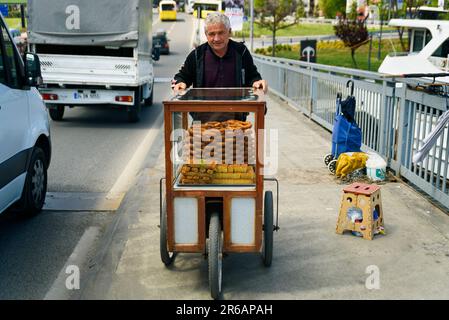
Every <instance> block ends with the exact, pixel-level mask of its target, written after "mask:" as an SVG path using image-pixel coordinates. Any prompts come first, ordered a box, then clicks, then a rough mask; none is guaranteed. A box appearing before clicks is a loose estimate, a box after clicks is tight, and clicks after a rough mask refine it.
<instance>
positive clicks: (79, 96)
mask: <svg viewBox="0 0 449 320" xmlns="http://www.w3.org/2000/svg"><path fill="white" fill-rule="evenodd" d="M73 98H74V99H75V100H83V99H99V98H100V94H98V93H92V92H91V93H79V92H75V93H73Z"/></svg>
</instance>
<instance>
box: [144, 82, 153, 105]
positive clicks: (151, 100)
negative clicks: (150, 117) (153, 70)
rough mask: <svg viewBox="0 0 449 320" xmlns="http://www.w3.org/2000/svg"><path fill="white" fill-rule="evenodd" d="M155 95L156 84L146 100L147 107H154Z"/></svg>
mask: <svg viewBox="0 0 449 320" xmlns="http://www.w3.org/2000/svg"><path fill="white" fill-rule="evenodd" d="M153 94H154V83H153V86H152V87H151V94H150V96H149V97H148V98H146V99H145V107H150V106H152V105H153Z"/></svg>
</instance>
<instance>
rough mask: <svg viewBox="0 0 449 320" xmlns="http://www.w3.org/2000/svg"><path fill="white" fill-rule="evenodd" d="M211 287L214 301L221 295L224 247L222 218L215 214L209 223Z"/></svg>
mask: <svg viewBox="0 0 449 320" xmlns="http://www.w3.org/2000/svg"><path fill="white" fill-rule="evenodd" d="M208 259H209V287H210V295H211V296H212V298H213V299H218V298H219V296H220V294H221V280H222V261H223V247H222V235H221V224H220V216H219V215H218V213H216V212H215V213H213V214H212V215H211V217H210V223H209V257H208Z"/></svg>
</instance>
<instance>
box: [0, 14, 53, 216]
mask: <svg viewBox="0 0 449 320" xmlns="http://www.w3.org/2000/svg"><path fill="white" fill-rule="evenodd" d="M0 34H2V35H3V36H1V37H0V146H1V147H0V213H3V212H4V211H5V210H6V209H8V208H10V207H11V206H14V207H15V208H16V209H17V210H19V211H21V212H23V213H27V214H35V213H38V212H40V211H41V210H42V207H43V205H44V202H45V196H46V192H47V170H48V167H49V165H50V159H51V139H50V122H49V117H48V112H47V109H46V107H45V104H44V102H43V100H42V97H41V95H40V94H39V91H38V90H37V86H38V85H39V84H40V83H41V82H42V76H41V69H40V63H39V57H38V56H37V55H35V54H32V53H26V54H24V55H23V56H22V55H21V54H20V53H19V50H18V48H17V47H16V45H15V43H14V40H13V38H12V35H11V34H10V33H9V32H8V28H7V26H6V23H5V21H4V19H3V16H2V15H1V14H0Z"/></svg>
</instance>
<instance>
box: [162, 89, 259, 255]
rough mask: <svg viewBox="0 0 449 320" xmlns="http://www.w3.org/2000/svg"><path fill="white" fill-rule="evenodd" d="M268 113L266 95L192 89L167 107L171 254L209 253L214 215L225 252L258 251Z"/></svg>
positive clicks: (166, 184)
mask: <svg viewBox="0 0 449 320" xmlns="http://www.w3.org/2000/svg"><path fill="white" fill-rule="evenodd" d="M264 115H265V98H264V95H263V93H262V92H258V91H253V90H252V89H251V88H217V89H215V88H214V89H207V88H206V89H189V90H187V91H185V92H183V93H182V94H179V95H176V96H174V97H173V98H171V99H170V100H168V101H164V130H165V170H166V172H165V174H166V180H165V186H166V188H165V189H166V190H165V193H166V195H165V197H164V198H165V201H166V204H165V205H166V213H167V246H168V248H169V250H170V251H176V252H204V250H205V244H206V229H207V228H208V226H207V225H208V221H209V220H210V215H211V213H213V212H212V211H214V212H219V215H220V217H221V219H222V223H223V250H224V251H225V252H257V251H259V250H260V246H261V238H262V235H261V234H262V207H263V199H264V198H263V176H262V173H261V172H262V169H263V144H264V141H263V129H264ZM261 133H262V134H261Z"/></svg>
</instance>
